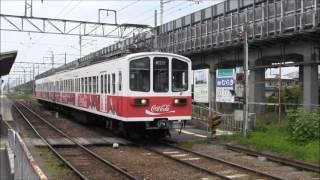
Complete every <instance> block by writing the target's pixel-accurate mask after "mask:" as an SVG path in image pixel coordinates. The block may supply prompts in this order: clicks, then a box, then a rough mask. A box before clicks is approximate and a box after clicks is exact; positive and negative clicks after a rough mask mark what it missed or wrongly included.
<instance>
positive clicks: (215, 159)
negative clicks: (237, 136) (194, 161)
mask: <svg viewBox="0 0 320 180" xmlns="http://www.w3.org/2000/svg"><path fill="white" fill-rule="evenodd" d="M161 143H163V144H164V145H166V146H170V147H172V148H176V149H179V150H182V151H186V152H189V153H193V154H196V155H198V156H201V157H204V158H207V159H210V160H213V161H218V162H221V163H225V164H227V165H230V166H233V167H236V168H239V169H242V170H245V171H250V172H252V173H255V174H258V175H262V176H267V177H270V178H273V179H279V180H280V179H283V178H281V177H277V176H274V175H270V174H267V173H265V172H261V171H257V170H254V169H251V168H248V167H244V166H241V165H239V164H236V163H232V162H228V161H225V160H223V159H220V158H216V157H212V156H208V155H206V154H202V153H199V152H195V151H192V150H190V149H186V148H183V147H179V146H176V145H173V144H169V143H166V142H161Z"/></svg>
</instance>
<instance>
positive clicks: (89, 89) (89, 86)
mask: <svg viewBox="0 0 320 180" xmlns="http://www.w3.org/2000/svg"><path fill="white" fill-rule="evenodd" d="M87 85H88V93H91V85H92V81H91V77H88V84H87Z"/></svg>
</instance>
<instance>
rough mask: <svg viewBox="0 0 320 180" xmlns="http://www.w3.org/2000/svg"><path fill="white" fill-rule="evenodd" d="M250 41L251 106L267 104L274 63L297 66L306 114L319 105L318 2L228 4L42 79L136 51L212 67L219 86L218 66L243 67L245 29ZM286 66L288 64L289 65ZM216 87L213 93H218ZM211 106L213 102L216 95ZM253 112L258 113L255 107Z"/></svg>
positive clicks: (232, 0)
mask: <svg viewBox="0 0 320 180" xmlns="http://www.w3.org/2000/svg"><path fill="white" fill-rule="evenodd" d="M244 28H245V29H246V30H247V32H248V36H249V69H250V75H249V80H250V92H249V94H250V98H249V101H250V102H255V103H260V102H264V89H265V87H264V83H259V82H262V81H264V79H265V77H264V76H265V68H268V67H274V66H271V64H272V63H276V62H292V63H291V64H290V65H291V66H299V67H300V68H299V69H300V73H299V75H300V76H299V77H300V81H301V84H302V87H303V95H302V96H303V101H302V102H301V103H302V104H304V107H305V108H306V109H310V108H311V106H312V105H318V104H319V98H318V97H319V91H318V88H319V84H318V83H317V82H318V81H317V78H318V65H319V64H320V52H319V51H320V0H301V1H300V0H299V1H294V0H252V1H247V0H238V1H235V0H226V1H224V2H222V3H219V4H216V5H213V6H211V7H208V8H205V9H202V10H200V11H197V12H194V13H192V14H189V15H186V16H184V17H181V18H179V19H176V20H173V21H170V22H168V23H165V24H163V25H161V26H157V27H155V28H154V30H153V31H152V32H144V33H141V34H138V35H136V36H134V37H131V38H128V39H126V40H124V41H122V42H119V43H116V44H113V45H111V46H108V47H105V48H103V49H101V50H99V51H97V52H94V53H91V54H89V55H87V56H85V57H82V58H80V59H77V60H76V61H73V62H71V63H69V64H67V65H65V66H62V67H59V68H57V69H55V70H52V71H49V72H47V73H45V74H42V76H46V75H47V74H50V73H54V72H57V71H60V70H65V69H68V68H75V67H80V66H85V65H88V64H91V63H96V62H98V61H101V60H104V59H105V58H107V57H111V56H117V55H121V54H122V53H123V52H124V51H125V50H128V49H130V48H131V47H132V46H133V45H134V46H135V49H140V50H142V51H145V50H159V51H163V52H173V53H178V54H182V55H185V56H188V57H190V58H191V60H192V61H193V65H195V66H196V65H201V64H206V65H209V67H210V72H211V75H212V76H211V77H212V78H213V81H211V82H215V81H214V78H215V70H216V69H217V68H219V67H236V66H242V65H243V36H242V34H243V30H244ZM287 66H288V65H287ZM214 87H215V84H212V85H211V89H210V92H213V93H212V94H213V95H214V94H215V93H214V91H215V88H214ZM210 99H211V103H212V104H214V101H215V98H214V96H212V97H211V98H210ZM251 110H252V111H255V112H257V111H259V109H257V108H255V107H253V108H251Z"/></svg>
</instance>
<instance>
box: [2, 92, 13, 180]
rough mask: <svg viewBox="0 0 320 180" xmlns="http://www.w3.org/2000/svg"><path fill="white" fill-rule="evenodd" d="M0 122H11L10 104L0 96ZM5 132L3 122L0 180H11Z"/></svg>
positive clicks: (10, 156)
mask: <svg viewBox="0 0 320 180" xmlns="http://www.w3.org/2000/svg"><path fill="white" fill-rule="evenodd" d="M0 101H1V106H0V118H1V119H0V121H2V120H3V121H6V122H8V123H10V122H12V121H13V118H12V114H11V106H12V102H11V101H10V100H9V99H8V98H7V97H6V96H5V95H0ZM7 143H8V140H7V130H6V126H5V124H4V123H3V122H1V123H0V179H6V180H11V179H13V173H12V172H11V167H10V160H9V159H10V158H11V163H13V162H12V161H13V159H12V158H13V156H12V155H9V154H10V153H8V149H7V147H6V146H7Z"/></svg>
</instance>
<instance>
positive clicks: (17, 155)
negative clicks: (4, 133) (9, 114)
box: [8, 129, 48, 180]
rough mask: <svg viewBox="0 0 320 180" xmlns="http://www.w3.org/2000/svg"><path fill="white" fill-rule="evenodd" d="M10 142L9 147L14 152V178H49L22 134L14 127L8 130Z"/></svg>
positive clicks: (43, 179)
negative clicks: (36, 160)
mask: <svg viewBox="0 0 320 180" xmlns="http://www.w3.org/2000/svg"><path fill="white" fill-rule="evenodd" d="M8 144H9V147H8V148H10V150H11V151H12V152H13V154H14V179H17V180H21V179H25V180H28V179H30V180H36V179H41V180H47V179H48V178H47V177H46V175H45V174H44V173H43V172H42V170H41V169H40V167H39V166H38V165H37V163H36V162H35V160H34V159H33V157H32V155H31V153H30V151H29V150H28V148H27V146H26V144H25V143H24V142H23V140H22V138H21V137H20V135H19V134H18V133H16V132H15V131H14V130H12V129H9V130H8Z"/></svg>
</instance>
